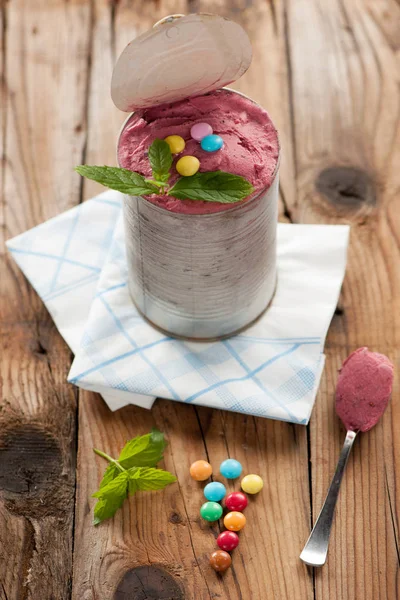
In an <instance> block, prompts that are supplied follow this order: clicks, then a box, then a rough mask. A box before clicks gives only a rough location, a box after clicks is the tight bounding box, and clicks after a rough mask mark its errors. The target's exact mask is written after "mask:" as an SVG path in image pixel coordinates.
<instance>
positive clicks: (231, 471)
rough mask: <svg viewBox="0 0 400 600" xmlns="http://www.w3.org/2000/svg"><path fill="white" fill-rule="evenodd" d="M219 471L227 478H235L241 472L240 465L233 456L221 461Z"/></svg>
mask: <svg viewBox="0 0 400 600" xmlns="http://www.w3.org/2000/svg"><path fill="white" fill-rule="evenodd" d="M219 471H220V473H221V475H223V476H224V477H226V478H227V479H236V478H237V477H240V475H241V474H242V465H241V464H240V462H239V461H237V460H235V459H234V458H228V459H227V460H224V462H222V463H221V466H220V468H219Z"/></svg>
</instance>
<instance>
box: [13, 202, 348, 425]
mask: <svg viewBox="0 0 400 600" xmlns="http://www.w3.org/2000/svg"><path fill="white" fill-rule="evenodd" d="M348 235H349V228H348V227H347V226H339V225H287V224H279V226H278V286H277V291H276V294H275V296H274V299H273V302H272V305H271V307H270V308H269V310H268V311H267V312H266V313H265V315H264V316H263V317H262V318H261V319H260V320H259V321H258V322H257V323H256V324H254V325H253V326H252V327H251V328H249V329H247V330H246V331H244V332H243V333H241V334H240V335H237V336H235V337H233V338H230V339H228V340H224V341H220V342H212V343H204V342H186V341H181V340H175V339H172V338H169V337H167V336H165V335H163V334H162V333H160V332H159V331H157V330H155V329H153V328H152V327H151V326H150V325H149V324H148V323H147V322H145V321H144V320H143V319H142V318H141V317H140V315H139V314H138V313H137V311H136V309H135V307H134V305H133V303H132V301H131V300H130V297H129V293H128V288H127V266H126V256H125V247H124V230H123V222H122V218H121V196H120V194H118V193H117V192H111V191H107V192H105V193H103V194H101V195H100V196H97V197H95V198H93V199H92V200H89V201H87V202H85V203H84V204H82V205H81V206H78V207H76V208H74V209H72V210H70V211H68V212H66V213H64V214H62V215H59V216H58V217H56V218H54V219H51V220H50V221H47V222H46V223H44V224H42V225H39V226H38V227H35V228H34V229H32V230H30V231H28V232H26V233H24V234H22V235H20V236H18V237H16V238H14V239H12V240H10V241H9V242H8V248H9V250H10V251H11V253H12V255H13V257H14V259H15V260H16V262H17V263H18V265H19V266H20V268H21V269H22V270H23V272H24V273H25V275H26V276H27V278H28V279H29V281H30V282H31V283H32V285H33V286H34V287H35V289H36V291H37V292H38V294H39V295H40V296H41V297H42V299H43V301H44V302H45V304H46V306H47V308H48V310H49V312H50V313H51V315H52V316H53V318H54V320H55V323H56V325H57V327H58V329H59V330H60V333H61V334H62V335H63V337H64V338H65V340H66V341H67V343H68V344H69V345H70V347H71V348H72V350H73V352H74V353H75V360H74V362H73V365H72V368H71V371H70V374H69V381H70V382H72V383H74V384H76V385H78V386H80V387H82V388H85V389H89V390H94V391H98V392H100V393H101V394H102V395H103V397H104V399H105V401H106V402H107V404H108V405H109V406H110V408H111V409H113V410H115V409H116V408H120V407H121V406H123V405H125V404H129V403H132V404H137V405H140V406H144V407H147V408H150V407H151V405H152V403H153V401H154V398H155V397H162V398H169V399H171V400H178V401H181V402H187V403H193V404H201V405H205V406H211V407H214V408H220V409H225V410H232V411H237V412H242V413H247V414H252V415H257V416H263V417H270V418H275V419H281V420H285V421H291V422H294V423H303V424H306V423H307V422H308V420H309V417H310V413H311V410H312V406H313V404H314V400H315V395H316V392H317V389H318V385H319V380H320V376H321V372H322V369H323V365H324V354H323V346H324V341H325V336H326V333H327V330H328V327H329V323H330V320H331V318H332V315H333V312H334V309H335V306H336V303H337V298H338V295H339V291H340V287H341V283H342V280H343V276H344V271H345V264H346V251H347V244H348Z"/></svg>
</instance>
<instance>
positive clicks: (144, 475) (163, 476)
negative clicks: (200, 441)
mask: <svg viewBox="0 0 400 600" xmlns="http://www.w3.org/2000/svg"><path fill="white" fill-rule="evenodd" d="M127 472H128V474H129V493H130V494H134V493H135V492H136V491H138V490H143V491H149V490H162V489H163V488H165V487H166V486H167V485H169V484H170V483H174V481H176V477H175V475H172V473H169V471H163V470H162V469H152V468H148V467H133V468H132V469H129V470H128V471H127Z"/></svg>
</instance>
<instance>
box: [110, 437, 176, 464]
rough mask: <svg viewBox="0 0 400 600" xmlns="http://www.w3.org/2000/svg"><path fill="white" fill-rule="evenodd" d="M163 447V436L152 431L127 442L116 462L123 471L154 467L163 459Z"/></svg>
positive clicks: (164, 444) (164, 443)
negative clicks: (133, 468) (132, 468)
mask: <svg viewBox="0 0 400 600" xmlns="http://www.w3.org/2000/svg"><path fill="white" fill-rule="evenodd" d="M165 446H166V442H165V440H164V434H163V433H161V432H160V431H158V430H157V429H153V430H152V432H151V433H148V434H146V435H142V436H140V437H136V438H133V440H130V441H129V442H127V444H126V445H125V446H124V448H123V449H122V451H121V454H120V455H119V457H118V462H119V463H120V465H121V466H122V467H124V469H130V468H131V467H155V466H156V464H157V463H158V462H160V460H161V459H162V457H163V453H164V448H165Z"/></svg>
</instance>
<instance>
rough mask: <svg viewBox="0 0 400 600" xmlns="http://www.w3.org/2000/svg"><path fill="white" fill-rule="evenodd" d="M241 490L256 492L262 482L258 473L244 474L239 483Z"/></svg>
mask: <svg viewBox="0 0 400 600" xmlns="http://www.w3.org/2000/svg"><path fill="white" fill-rule="evenodd" d="M240 485H241V487H242V490H243V491H244V492H246V493H247V494H258V492H259V491H260V490H262V488H263V485H264V482H263V480H262V479H261V477H260V476H259V475H254V474H251V475H246V477H243V479H242V481H241V483H240Z"/></svg>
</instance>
